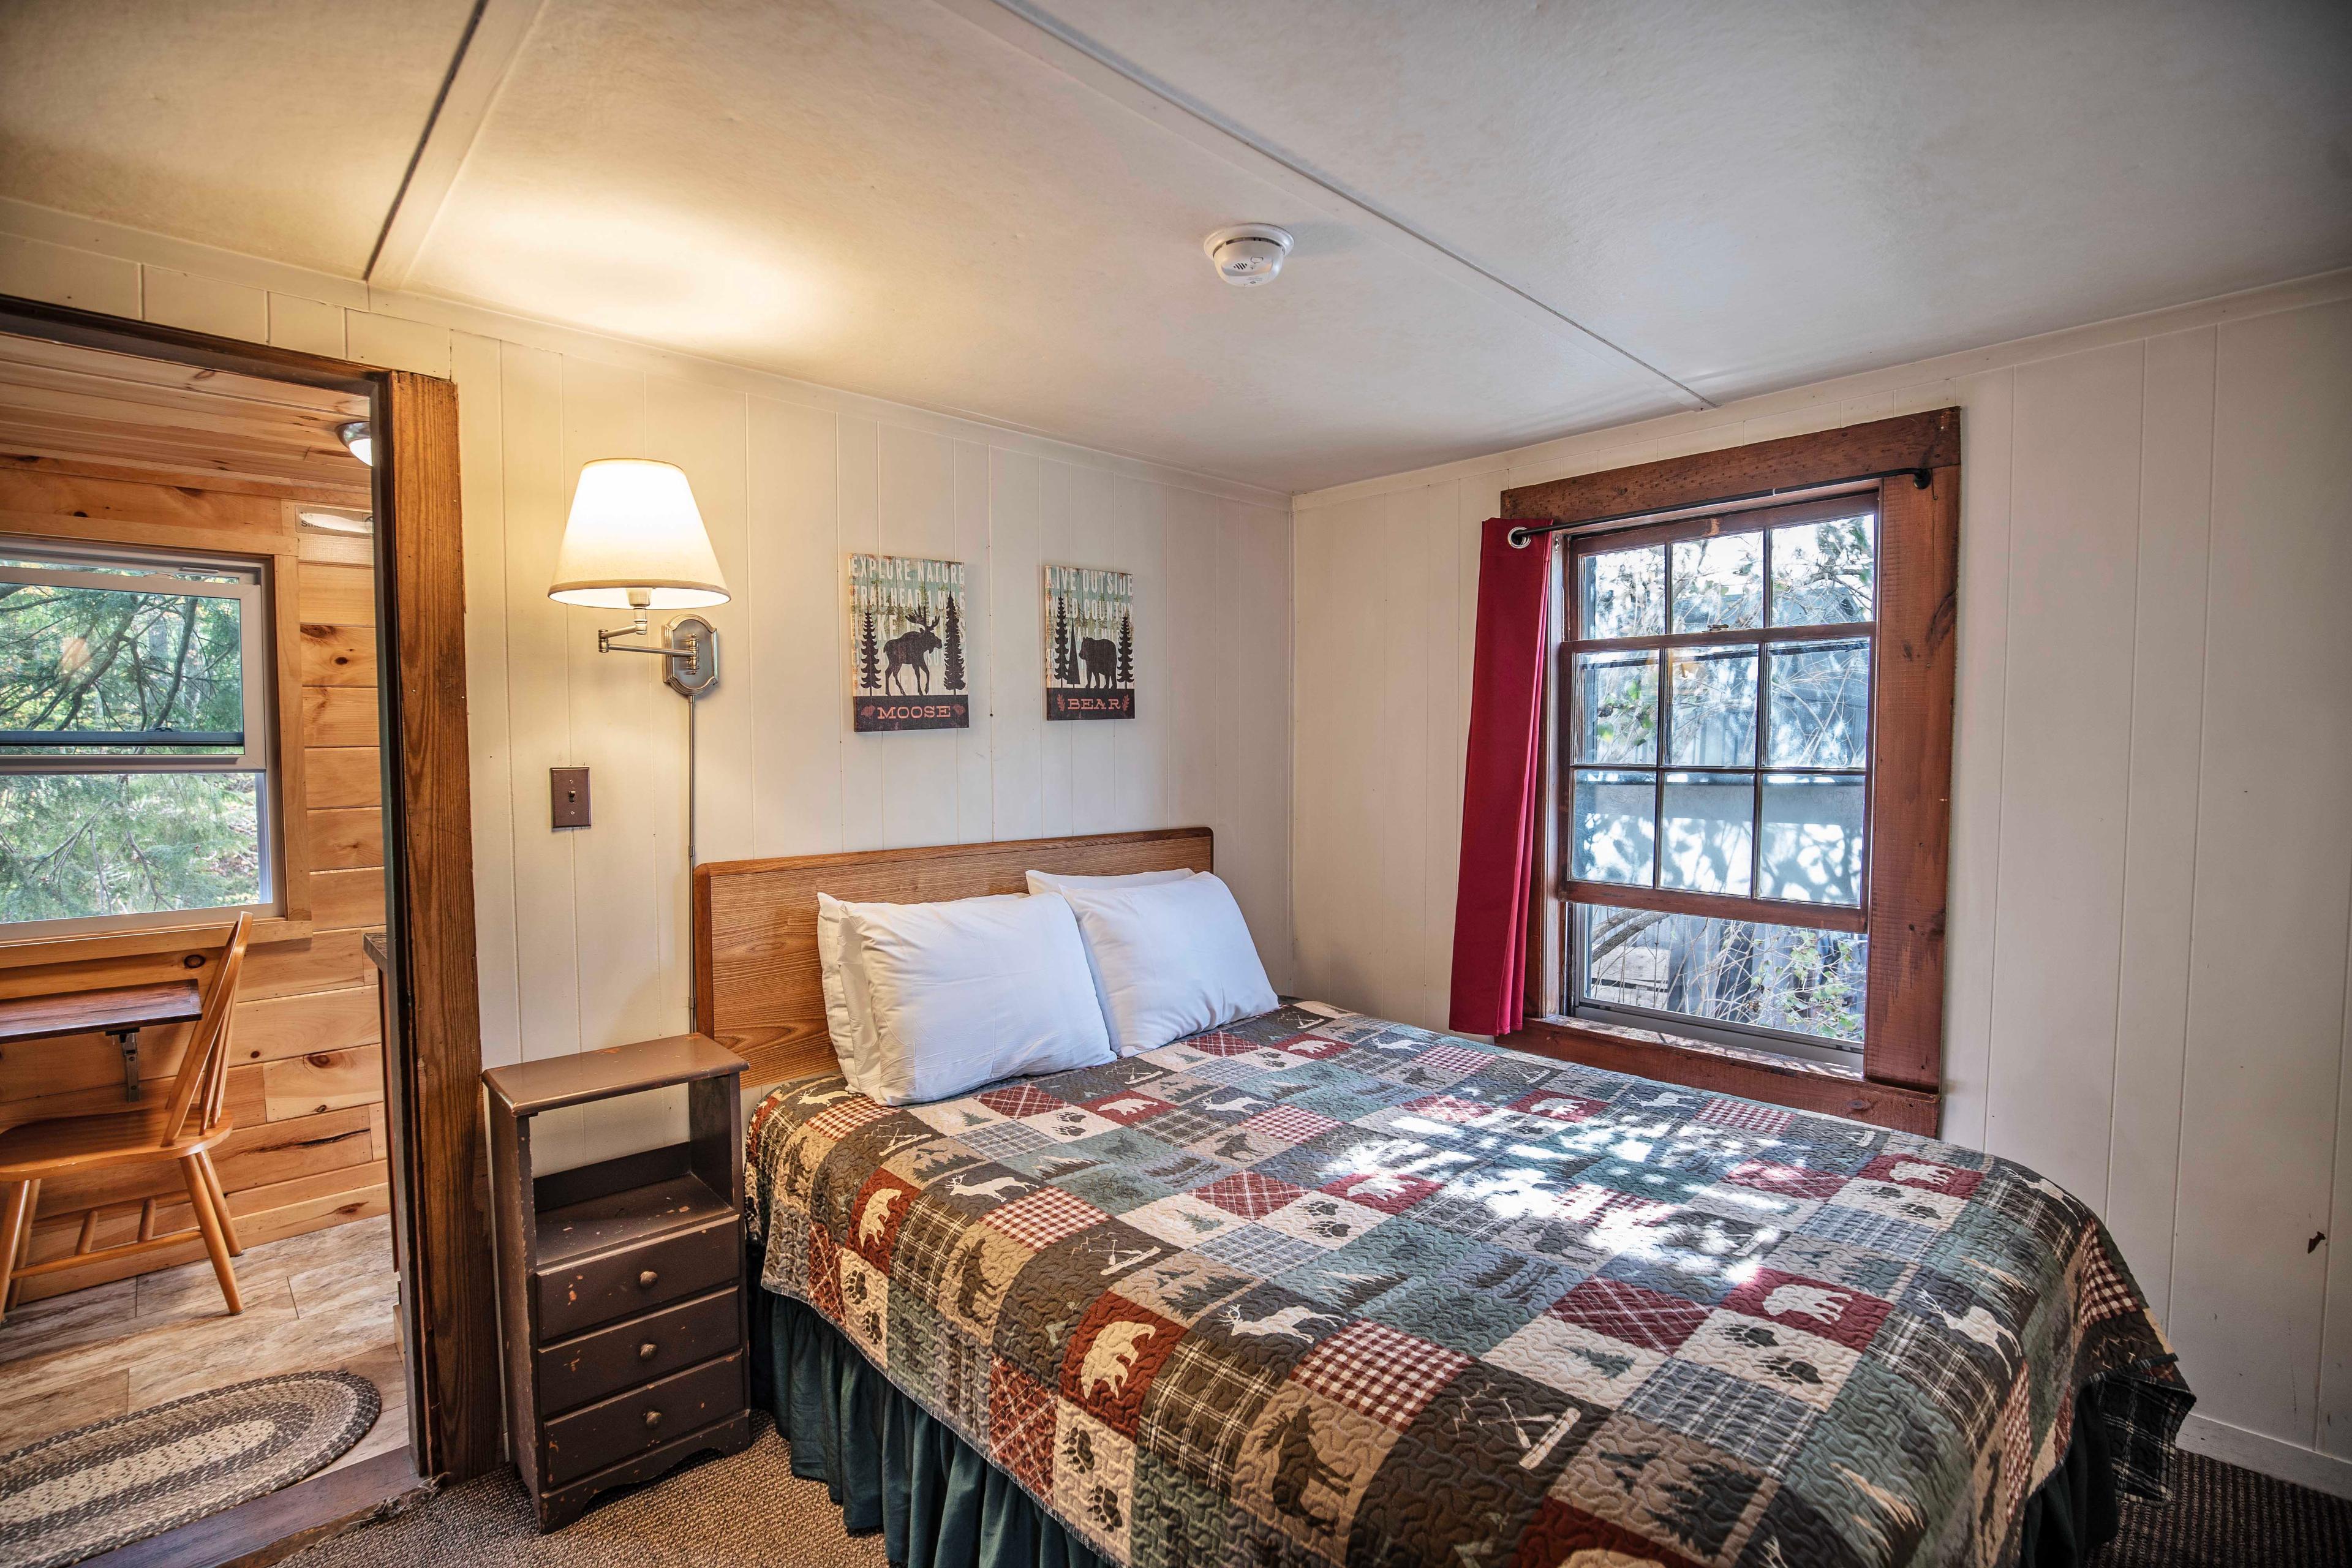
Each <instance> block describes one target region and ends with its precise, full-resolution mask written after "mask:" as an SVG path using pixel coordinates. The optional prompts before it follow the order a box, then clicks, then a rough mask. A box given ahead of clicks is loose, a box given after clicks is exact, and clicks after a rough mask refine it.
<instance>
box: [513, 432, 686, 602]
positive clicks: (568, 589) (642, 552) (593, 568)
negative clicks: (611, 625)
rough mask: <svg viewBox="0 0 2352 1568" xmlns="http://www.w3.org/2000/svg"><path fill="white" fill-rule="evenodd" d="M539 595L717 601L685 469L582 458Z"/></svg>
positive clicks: (643, 461) (580, 599)
mask: <svg viewBox="0 0 2352 1568" xmlns="http://www.w3.org/2000/svg"><path fill="white" fill-rule="evenodd" d="M633 595H634V597H633ZM547 596H548V597H549V598H551V599H558V600H561V601H562V602H563V603H564V604H567V605H597V606H599V607H601V608H604V609H629V608H632V607H635V606H637V605H643V606H646V607H650V608H653V609H656V610H690V609H696V608H698V607H700V606H702V605H723V604H725V603H726V602H727V598H728V595H727V580H726V579H725V578H724V577H722V576H720V575H719V557H718V556H717V555H716V554H714V553H713V552H711V549H710V534H709V531H708V530H706V529H705V528H704V527H703V526H702V512H701V510H700V509H698V507H696V505H695V504H694V487H693V486H691V485H689V484H688V483H687V481H686V474H685V472H684V471H683V470H682V469H680V468H677V465H675V464H672V463H656V462H652V461H649V460H647V459H646V458H600V459H599V460H597V461H595V462H593V463H589V464H586V465H584V466H583V468H581V470H580V483H579V484H578V486H576V487H575V488H574V489H573V490H572V517H571V520H570V521H567V522H566V523H565V524H564V525H563V544H562V548H561V549H559V550H557V551H556V552H555V581H554V583H553V584H551V585H550V586H549V588H548V590H547Z"/></svg>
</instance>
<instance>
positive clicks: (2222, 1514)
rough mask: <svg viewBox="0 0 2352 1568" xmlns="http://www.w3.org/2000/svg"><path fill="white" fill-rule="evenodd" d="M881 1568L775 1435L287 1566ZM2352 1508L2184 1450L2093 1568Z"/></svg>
mask: <svg viewBox="0 0 2352 1568" xmlns="http://www.w3.org/2000/svg"><path fill="white" fill-rule="evenodd" d="M383 1563H398V1564H401V1568H769V1565H773V1568H883V1561H882V1540H881V1537H879V1536H869V1537H867V1538H866V1539H864V1540H861V1541H853V1540H851V1539H850V1538H849V1537H848V1535H846V1534H845V1533H844V1531H842V1528H841V1513H840V1510H837V1509H835V1507H834V1506H833V1504H832V1502H831V1501H830V1500H828V1499H827V1498H826V1497H825V1491H824V1486H823V1484H822V1483H820V1482H816V1481H796V1480H794V1479H792V1475H791V1472H790V1471H789V1470H788V1469H787V1468H786V1465H785V1448H784V1445H783V1443H782V1440H781V1439H780V1438H778V1437H777V1436H776V1431H775V1428H774V1427H773V1426H770V1425H768V1424H767V1423H766V1421H765V1420H764V1418H762V1419H761V1430H760V1436H759V1440H758V1441H757V1442H755V1443H753V1444H752V1445H751V1447H749V1448H747V1449H745V1450H744V1451H743V1452H742V1453H740V1454H737V1455H734V1456H732V1457H731V1458H713V1459H709V1460H706V1461H704V1462H703V1463H701V1464H699V1465H697V1466H694V1467H692V1468H689V1469H687V1470H681V1471H676V1472H673V1473H672V1474H671V1475H669V1476H668V1477H667V1478H665V1479H663V1480H659V1481H656V1482H654V1483H652V1484H651V1485H649V1486H646V1487H641V1488H639V1489H637V1490H635V1491H634V1492H628V1493H625V1494H622V1495H620V1496H618V1497H616V1498H615V1499H614V1500H612V1501H610V1502H608V1503H605V1504H604V1505H602V1506H600V1507H598V1508H595V1509H592V1510H590V1511H589V1512H588V1514H587V1515H586V1516H585V1517H584V1518H583V1519H582V1520H580V1521H579V1522H578V1523H576V1524H573V1525H572V1526H570V1527H569V1528H567V1529H565V1530H562V1531H559V1532H557V1533H556V1534H553V1535H545V1536H542V1535H540V1534H538V1533H537V1532H536V1531H533V1530H532V1528H531V1522H530V1503H529V1501H528V1500H525V1498H524V1497H523V1492H522V1486H521V1484H520V1482H519V1481H517V1480H516V1479H515V1477H514V1472H513V1471H511V1470H508V1471H504V1472H502V1473H501V1474H499V1475H496V1476H489V1477H485V1478H484V1479H481V1480H478V1481H469V1482H467V1484H466V1485H464V1486H461V1487H455V1488H452V1489H450V1490H448V1491H446V1492H444V1493H442V1494H440V1495H439V1496H437V1497H434V1498H431V1499H428V1500H425V1501H424V1502H421V1503H419V1504H416V1505H415V1506H414V1507H412V1508H411V1509H409V1510H407V1511H406V1512H404V1513H403V1514H400V1515H398V1516H396V1517H394V1518H392V1519H388V1520H384V1521H380V1522H378V1523H375V1524H372V1525H368V1526H366V1527H365V1528H363V1529H361V1530H357V1531H352V1533H350V1534H348V1535H343V1536H339V1537H337V1538H336V1539H335V1540H332V1541H329V1542H324V1543H322V1544H320V1545H319V1546H315V1547H313V1548H311V1549H310V1551H308V1552H303V1553H302V1554H300V1555H299V1556H297V1557H292V1558H289V1559H288V1560H287V1568H380V1565H381V1564H383ZM2347 1563H2352V1502H2347V1501H2343V1500H2339V1499H2336V1498H2331V1497H2326V1496H2324V1495H2322V1494H2321V1493H2318V1492H2315V1491H2307V1490H2305V1489H2303V1488H2301V1487H2297V1486H2290V1485H2288V1484H2287V1483H2286V1482H2284V1481H2275V1480H2273V1479H2270V1478H2269V1477H2267V1476H2258V1475H2256V1474H2254V1473H2253V1472H2252V1470H2242V1469H2239V1468H2236V1467H2235V1466H2232V1465H2225V1464H2222V1463H2221V1462H2220V1461H2218V1460H2214V1459H2208V1458H2203V1457H2201V1456H2200V1455H2196V1454H2183V1455H2181V1456H2180V1457H2179V1461H2178V1468H2176V1470H2175V1471H2174V1474H2173V1500H2172V1501H2171V1502H2170V1503H2169V1504H2167V1505H2164V1506H2161V1507H2158V1506H2156V1505H2153V1504H2146V1503H2137V1502H2131V1501H2128V1500H2127V1501H2126V1503H2125V1505H2124V1526H2123V1534H2122V1535H2121V1536H2120V1537H2119V1538H2118V1539H2117V1540H2116V1542H2114V1544H2112V1545H2110V1546H2108V1547H2107V1548H2106V1549H2105V1551H2104V1552H2100V1553H2099V1555H2098V1557H2097V1558H2096V1559H2095V1563H2094V1565H2093V1568H2345V1565H2346V1564H2347Z"/></svg>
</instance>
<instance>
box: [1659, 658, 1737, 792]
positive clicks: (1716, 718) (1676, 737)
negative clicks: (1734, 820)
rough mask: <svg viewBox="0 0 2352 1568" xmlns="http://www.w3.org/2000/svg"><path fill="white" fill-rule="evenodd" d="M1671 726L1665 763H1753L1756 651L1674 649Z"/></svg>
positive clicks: (1721, 765) (1714, 765)
mask: <svg viewBox="0 0 2352 1568" xmlns="http://www.w3.org/2000/svg"><path fill="white" fill-rule="evenodd" d="M1671 662H1672V667H1673V668H1672V674H1673V682H1674V684H1673V691H1674V704H1675V710H1674V727H1673V730H1672V731H1671V735H1670V739H1669V741H1668V742H1667V751H1668V752H1669V753H1670V754H1669V755H1668V756H1667V758H1666V761H1668V762H1670V763H1682V764H1685V765H1688V766H1693V767H1717V768H1720V767H1734V768H1744V767H1750V766H1753V765H1754V764H1755V762H1756V650H1755V649H1754V648H1752V647H1694V648H1678V649H1676V650H1675V653H1674V654H1673V655H1672V656H1671Z"/></svg>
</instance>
